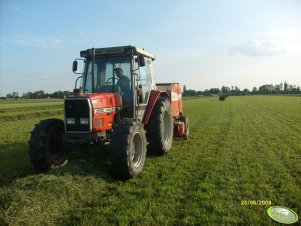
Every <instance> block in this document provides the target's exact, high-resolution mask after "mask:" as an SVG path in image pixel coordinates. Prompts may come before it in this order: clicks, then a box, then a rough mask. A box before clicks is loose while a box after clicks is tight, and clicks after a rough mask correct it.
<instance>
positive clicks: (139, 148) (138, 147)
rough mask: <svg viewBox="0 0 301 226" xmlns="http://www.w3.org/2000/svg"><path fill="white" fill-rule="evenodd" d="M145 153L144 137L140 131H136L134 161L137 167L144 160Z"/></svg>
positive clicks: (133, 151)
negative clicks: (143, 154)
mask: <svg viewBox="0 0 301 226" xmlns="http://www.w3.org/2000/svg"><path fill="white" fill-rule="evenodd" d="M142 153H143V145H142V137H141V134H140V133H138V132H137V133H136V134H135V135H134V138H133V143H132V154H133V156H132V163H133V165H134V166H135V167H138V166H139V165H140V163H141V160H142Z"/></svg>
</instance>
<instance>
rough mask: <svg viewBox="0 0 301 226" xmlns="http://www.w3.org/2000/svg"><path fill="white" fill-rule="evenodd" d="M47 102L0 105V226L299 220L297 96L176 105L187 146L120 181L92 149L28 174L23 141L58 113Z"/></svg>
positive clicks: (300, 105)
mask: <svg viewBox="0 0 301 226" xmlns="http://www.w3.org/2000/svg"><path fill="white" fill-rule="evenodd" d="M50 105H51V106H50ZM50 105H49V103H46V104H45V103H17V104H14V103H10V104H3V103H2V102H1V103H0V123H1V127H0V186H1V187H0V225H193V224H195V225H206V224H207V225H211V224H216V225H222V224H227V225H235V224H243V225H244V224H249V225H277V224H276V223H275V222H273V221H272V220H271V219H270V218H269V217H268V216H267V214H266V211H267V209H268V207H269V206H270V205H283V206H287V207H289V208H291V209H293V210H295V212H297V214H298V215H299V217H301V212H300V211H301V208H300V206H301V97H293V96H288V97H286V96H250V97H249V96H246V97H229V98H227V99H226V101H218V98H217V97H216V98H197V99H186V100H185V101H184V109H185V113H186V114H187V115H188V116H189V120H190V138H189V140H187V141H185V140H182V139H175V140H174V144H173V149H172V152H171V153H170V154H167V155H165V156H163V157H155V156H148V158H147V161H146V165H145V168H144V171H143V172H142V174H141V175H140V176H139V177H137V178H134V179H131V180H128V181H119V180H116V179H114V178H112V176H111V174H110V170H109V169H110V162H109V158H108V157H109V155H108V153H107V150H104V149H101V148H100V147H99V146H94V147H92V148H89V149H88V148H87V147H82V148H81V150H78V151H75V152H74V153H73V154H72V159H71V161H70V162H69V164H67V165H66V166H64V167H61V168H57V169H54V170H52V171H50V172H48V173H45V174H36V173H35V172H34V170H33V169H32V167H31V165H30V163H29V157H28V153H27V152H28V150H27V149H28V147H27V140H28V139H29V136H30V131H31V130H32V128H33V126H34V124H35V123H37V122H38V121H39V120H40V119H42V118H47V117H49V116H50V117H58V118H62V117H63V115H62V113H61V112H62V109H61V112H59V111H60V109H59V108H60V106H62V102H51V103H50ZM20 109H21V110H20ZM40 111H41V112H44V113H43V114H42V115H41V114H39V112H40ZM47 112H48V113H47ZM27 114H28V115H27ZM20 115H23V116H20ZM26 115H27V116H26ZM299 223H300V220H299Z"/></svg>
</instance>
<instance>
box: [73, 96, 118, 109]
mask: <svg viewBox="0 0 301 226" xmlns="http://www.w3.org/2000/svg"><path fill="white" fill-rule="evenodd" d="M83 98H87V99H89V100H90V103H91V105H92V107H93V109H99V108H112V107H120V106H121V97H120V95H119V94H117V93H93V94H75V95H72V96H69V97H68V99H83Z"/></svg>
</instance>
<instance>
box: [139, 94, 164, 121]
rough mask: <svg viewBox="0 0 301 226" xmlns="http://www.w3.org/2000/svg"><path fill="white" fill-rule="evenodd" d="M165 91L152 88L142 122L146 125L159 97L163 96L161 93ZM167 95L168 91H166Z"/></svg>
mask: <svg viewBox="0 0 301 226" xmlns="http://www.w3.org/2000/svg"><path fill="white" fill-rule="evenodd" d="M163 93H164V92H161V91H159V90H152V91H151V93H150V96H149V100H148V103H147V106H146V109H145V112H144V116H143V119H142V123H143V124H144V125H146V124H147V123H148V120H149V118H150V116H151V113H152V111H153V109H154V106H155V104H156V102H157V100H158V98H159V96H161V94H163ZM166 95H167V93H166Z"/></svg>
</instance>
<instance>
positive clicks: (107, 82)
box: [106, 77, 118, 85]
mask: <svg viewBox="0 0 301 226" xmlns="http://www.w3.org/2000/svg"><path fill="white" fill-rule="evenodd" d="M111 79H112V80H113V79H114V77H111V78H108V79H107V81H106V84H107V85H108V84H109V81H110V80H111ZM115 79H116V80H117V81H118V78H115Z"/></svg>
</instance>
